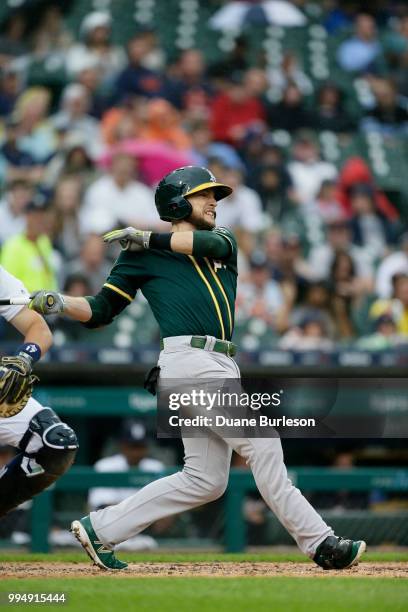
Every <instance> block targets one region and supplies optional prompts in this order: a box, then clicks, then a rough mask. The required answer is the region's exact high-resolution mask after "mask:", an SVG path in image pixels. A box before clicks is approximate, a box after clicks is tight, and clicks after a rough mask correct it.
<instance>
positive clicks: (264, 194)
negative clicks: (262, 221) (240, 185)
mask: <svg viewBox="0 0 408 612" xmlns="http://www.w3.org/2000/svg"><path fill="white" fill-rule="evenodd" d="M257 191H258V193H259V195H260V197H261V201H262V206H263V209H264V211H265V212H266V213H267V214H268V216H269V217H270V219H271V222H272V223H279V222H280V221H281V220H282V217H283V216H284V214H285V212H287V211H288V208H290V207H291V202H290V199H289V195H288V185H287V181H286V176H285V174H284V172H283V171H282V167H281V166H279V165H274V164H268V165H265V166H262V167H261V169H260V173H259V179H258V184H257Z"/></svg>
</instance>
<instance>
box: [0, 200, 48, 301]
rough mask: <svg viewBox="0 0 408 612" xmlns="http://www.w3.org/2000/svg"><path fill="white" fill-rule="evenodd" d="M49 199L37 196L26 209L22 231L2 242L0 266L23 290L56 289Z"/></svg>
mask: <svg viewBox="0 0 408 612" xmlns="http://www.w3.org/2000/svg"><path fill="white" fill-rule="evenodd" d="M49 204H50V203H49V200H47V199H46V197H45V196H44V195H43V194H37V195H36V196H35V197H34V198H33V199H32V200H31V201H30V202H29V203H28V204H27V206H26V208H25V217H26V229H25V231H24V232H22V233H21V234H16V235H15V236H11V237H10V238H8V240H6V241H5V242H4V243H3V247H2V250H1V254H0V263H1V265H2V266H3V267H4V268H5V269H6V270H7V271H8V272H10V274H13V275H14V276H16V277H17V278H18V279H19V280H21V281H22V282H23V283H24V285H25V286H26V287H27V289H28V290H29V291H30V292H31V291H37V290H39V289H41V288H42V287H52V288H53V289H57V288H58V283H57V278H56V274H55V271H54V267H53V261H52V244H51V240H50V238H49V235H48V234H49V233H50V232H49V229H50V216H49Z"/></svg>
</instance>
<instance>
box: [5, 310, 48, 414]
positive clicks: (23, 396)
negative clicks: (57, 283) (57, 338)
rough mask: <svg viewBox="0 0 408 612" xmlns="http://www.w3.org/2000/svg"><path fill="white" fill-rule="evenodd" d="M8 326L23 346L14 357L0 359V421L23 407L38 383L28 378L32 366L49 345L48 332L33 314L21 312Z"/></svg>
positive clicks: (43, 322)
mask: <svg viewBox="0 0 408 612" xmlns="http://www.w3.org/2000/svg"><path fill="white" fill-rule="evenodd" d="M10 323H11V324H12V325H13V327H15V328H16V329H17V330H18V331H19V332H20V333H21V334H22V335H23V336H24V344H22V345H21V346H20V347H19V349H18V350H17V354H16V355H12V356H4V357H1V358H0V417H3V418H7V417H11V416H14V415H15V414H17V413H18V412H20V411H21V410H23V408H24V407H25V405H26V404H27V402H28V400H29V399H30V397H31V394H32V392H33V386H34V383H35V382H36V381H37V380H38V379H37V377H36V376H34V375H33V374H32V367H33V364H34V363H35V362H36V361H38V360H39V359H40V358H41V356H42V355H43V354H44V353H46V352H47V351H48V349H49V348H50V346H51V344H52V334H51V331H50V329H49V327H48V325H47V324H46V322H45V321H44V319H42V318H41V317H40V316H39V315H38V314H37V313H36V312H32V311H30V310H28V308H23V309H22V310H20V312H19V313H18V314H17V315H16V316H15V317H13V319H11V321H10Z"/></svg>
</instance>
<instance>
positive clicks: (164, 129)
mask: <svg viewBox="0 0 408 612" xmlns="http://www.w3.org/2000/svg"><path fill="white" fill-rule="evenodd" d="M145 112H146V123H145V125H144V127H142V128H141V130H140V134H139V137H140V138H141V139H144V140H154V141H159V142H163V143H166V144H168V145H170V146H172V147H174V148H175V149H181V150H188V149H190V147H191V141H190V138H189V136H188V134H187V132H186V131H185V129H184V128H183V125H182V123H181V116H180V114H179V112H178V111H177V110H176V109H175V108H174V106H172V105H171V104H170V102H167V100H163V99H161V98H157V99H155V100H149V101H148V102H147V104H146V108H145Z"/></svg>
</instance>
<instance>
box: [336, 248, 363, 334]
mask: <svg viewBox="0 0 408 612" xmlns="http://www.w3.org/2000/svg"><path fill="white" fill-rule="evenodd" d="M330 286H331V291H332V298H331V303H332V309H333V315H334V318H335V321H336V325H337V332H338V337H339V339H347V338H352V337H353V336H354V334H355V327H354V322H353V312H354V311H356V310H357V308H358V306H359V305H360V303H361V298H362V297H363V296H365V295H367V293H369V292H370V290H371V286H370V285H369V284H368V281H367V279H365V278H360V277H358V275H357V272H356V267H355V264H354V261H353V258H352V256H351V255H350V254H349V253H347V251H342V250H339V251H337V252H336V254H335V256H334V259H333V261H332V265H331V270H330Z"/></svg>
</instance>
